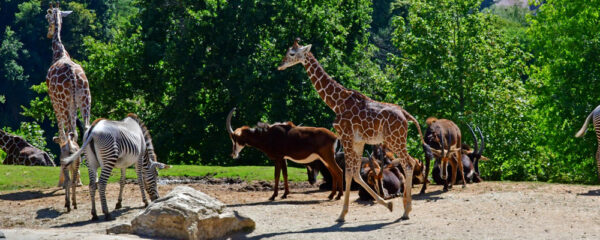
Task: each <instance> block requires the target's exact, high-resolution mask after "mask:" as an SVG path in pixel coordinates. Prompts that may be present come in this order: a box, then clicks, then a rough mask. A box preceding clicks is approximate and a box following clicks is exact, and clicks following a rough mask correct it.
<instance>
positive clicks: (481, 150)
mask: <svg viewBox="0 0 600 240" xmlns="http://www.w3.org/2000/svg"><path fill="white" fill-rule="evenodd" d="M476 128H477V131H478V132H479V136H481V148H480V149H479V152H477V154H479V155H481V153H483V150H484V149H485V137H484V136H483V133H482V132H481V129H479V127H478V126H476Z"/></svg>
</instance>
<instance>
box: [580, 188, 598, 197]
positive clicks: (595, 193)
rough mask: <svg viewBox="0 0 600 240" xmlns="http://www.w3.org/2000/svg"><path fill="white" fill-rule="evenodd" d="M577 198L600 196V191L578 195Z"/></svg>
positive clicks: (590, 191)
mask: <svg viewBox="0 0 600 240" xmlns="http://www.w3.org/2000/svg"><path fill="white" fill-rule="evenodd" d="M577 196H600V189H598V190H589V191H588V192H587V193H578V194H577Z"/></svg>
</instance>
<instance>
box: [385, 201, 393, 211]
mask: <svg viewBox="0 0 600 240" xmlns="http://www.w3.org/2000/svg"><path fill="white" fill-rule="evenodd" d="M387 208H388V209H389V210H390V212H391V211H393V210H394V203H393V202H388V203H387Z"/></svg>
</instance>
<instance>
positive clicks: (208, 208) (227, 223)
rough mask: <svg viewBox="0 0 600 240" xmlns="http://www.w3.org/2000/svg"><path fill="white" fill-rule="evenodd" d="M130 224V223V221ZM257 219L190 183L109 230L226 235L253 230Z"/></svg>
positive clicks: (185, 236) (184, 236) (180, 236)
mask: <svg viewBox="0 0 600 240" xmlns="http://www.w3.org/2000/svg"><path fill="white" fill-rule="evenodd" d="M126 225H128V224H126ZM254 228H255V223H254V221H253V220H252V219H250V218H247V217H244V216H241V215H240V214H239V213H237V211H232V210H230V209H227V208H226V206H225V204H223V203H222V202H220V201H219V200H217V199H215V198H213V197H211V196H208V195H206V194H204V193H202V192H200V191H196V190H195V189H193V188H191V187H187V186H178V187H176V188H175V189H173V191H171V192H170V193H169V194H167V195H166V196H164V197H161V198H158V199H156V200H155V201H153V202H152V203H151V204H150V205H149V206H148V207H147V208H146V210H144V211H143V212H141V213H140V214H139V215H138V216H136V217H135V218H134V219H133V220H132V221H131V228H129V226H115V227H113V228H112V229H108V232H109V233H126V232H128V231H131V233H134V234H138V235H145V236H151V237H168V238H177V239H211V238H223V237H226V236H227V235H230V234H233V233H235V232H239V231H248V232H250V231H252V230H254Z"/></svg>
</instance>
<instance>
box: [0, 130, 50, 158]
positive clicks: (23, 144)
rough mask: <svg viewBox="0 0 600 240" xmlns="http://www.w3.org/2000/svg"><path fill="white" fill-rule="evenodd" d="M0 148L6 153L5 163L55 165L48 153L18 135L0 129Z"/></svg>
mask: <svg viewBox="0 0 600 240" xmlns="http://www.w3.org/2000/svg"><path fill="white" fill-rule="evenodd" d="M0 148H2V151H4V152H5V153H6V158H5V159H4V161H3V164H5V165H25V166H55V165H54V161H52V158H50V156H49V155H48V153H46V152H44V151H42V150H40V149H38V148H36V147H34V146H33V145H31V144H29V143H28V142H27V141H25V139H23V138H22V137H20V136H15V135H11V134H8V133H7V132H5V131H2V130H0Z"/></svg>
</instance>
